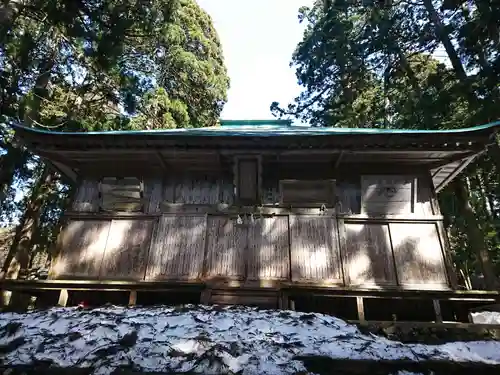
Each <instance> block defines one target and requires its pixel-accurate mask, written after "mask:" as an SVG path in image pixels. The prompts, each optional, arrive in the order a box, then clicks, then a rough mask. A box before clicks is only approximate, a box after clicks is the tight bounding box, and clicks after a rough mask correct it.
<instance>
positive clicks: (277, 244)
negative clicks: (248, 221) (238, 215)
mask: <svg viewBox="0 0 500 375" xmlns="http://www.w3.org/2000/svg"><path fill="white" fill-rule="evenodd" d="M248 232H249V233H248V246H247V247H248V252H247V254H248V256H247V260H248V270H247V278H248V279H249V280H278V279H288V278H289V272H290V271H289V270H290V267H289V265H290V258H289V251H288V249H289V246H288V217H287V216H275V217H264V218H261V219H258V220H256V221H255V223H254V224H253V225H250V226H249V227H248Z"/></svg>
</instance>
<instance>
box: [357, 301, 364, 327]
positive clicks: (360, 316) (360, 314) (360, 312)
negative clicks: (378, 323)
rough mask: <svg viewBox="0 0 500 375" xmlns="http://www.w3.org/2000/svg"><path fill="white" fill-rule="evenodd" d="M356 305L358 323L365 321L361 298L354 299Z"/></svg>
mask: <svg viewBox="0 0 500 375" xmlns="http://www.w3.org/2000/svg"><path fill="white" fill-rule="evenodd" d="M356 304H357V307H358V320H359V321H360V322H364V321H365V305H364V303H363V297H356Z"/></svg>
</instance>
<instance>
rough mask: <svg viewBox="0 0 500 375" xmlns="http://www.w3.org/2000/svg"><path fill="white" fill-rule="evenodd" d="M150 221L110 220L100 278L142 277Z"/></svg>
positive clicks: (133, 278) (144, 268)
mask: <svg viewBox="0 0 500 375" xmlns="http://www.w3.org/2000/svg"><path fill="white" fill-rule="evenodd" d="M153 223H154V222H153V220H137V219H136V220H123V219H121V220H113V221H112V222H111V228H110V230H109V235H108V241H107V245H106V250H105V252H104V258H103V262H102V266H101V272H100V278H101V279H111V280H143V279H144V273H145V271H146V261H147V255H148V250H149V244H150V241H151V233H152V230H153Z"/></svg>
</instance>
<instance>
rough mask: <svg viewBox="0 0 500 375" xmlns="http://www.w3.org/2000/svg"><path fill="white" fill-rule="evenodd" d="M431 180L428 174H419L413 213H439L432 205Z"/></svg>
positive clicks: (425, 214) (426, 214)
mask: <svg viewBox="0 0 500 375" xmlns="http://www.w3.org/2000/svg"><path fill="white" fill-rule="evenodd" d="M432 194H433V191H432V180H431V178H430V176H429V175H428V176H419V177H418V179H417V201H416V202H415V209H414V213H416V214H419V215H422V216H430V215H439V210H435V209H434V207H433V205H432V203H431V202H432Z"/></svg>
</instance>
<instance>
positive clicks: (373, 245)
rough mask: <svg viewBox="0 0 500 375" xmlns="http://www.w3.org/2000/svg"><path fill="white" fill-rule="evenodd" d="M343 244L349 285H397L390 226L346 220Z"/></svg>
mask: <svg viewBox="0 0 500 375" xmlns="http://www.w3.org/2000/svg"><path fill="white" fill-rule="evenodd" d="M344 228H345V234H344V237H345V241H344V246H343V256H344V270H345V274H346V279H347V280H346V282H348V284H350V285H353V286H355V285H382V286H385V285H396V274H395V267H394V259H393V256H392V249H391V242H390V237H389V226H388V225H387V224H365V223H345V224H344Z"/></svg>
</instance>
